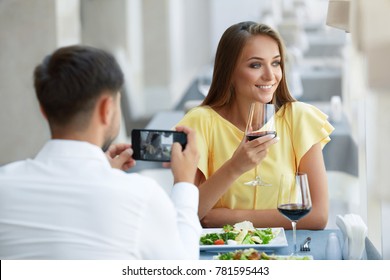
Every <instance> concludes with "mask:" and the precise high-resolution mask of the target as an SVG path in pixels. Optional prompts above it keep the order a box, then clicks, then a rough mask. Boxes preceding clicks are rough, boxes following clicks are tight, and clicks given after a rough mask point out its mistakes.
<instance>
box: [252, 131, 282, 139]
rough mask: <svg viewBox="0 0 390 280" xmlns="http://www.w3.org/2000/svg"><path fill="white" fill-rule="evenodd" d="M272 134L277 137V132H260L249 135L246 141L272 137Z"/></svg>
mask: <svg viewBox="0 0 390 280" xmlns="http://www.w3.org/2000/svg"><path fill="white" fill-rule="evenodd" d="M271 134H273V135H274V137H276V131H260V132H254V133H249V134H247V135H246V139H248V141H252V140H255V139H257V138H260V137H263V136H266V135H271Z"/></svg>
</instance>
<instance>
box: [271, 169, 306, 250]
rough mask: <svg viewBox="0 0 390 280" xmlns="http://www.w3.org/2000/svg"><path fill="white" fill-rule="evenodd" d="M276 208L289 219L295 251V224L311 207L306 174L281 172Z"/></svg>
mask: <svg viewBox="0 0 390 280" xmlns="http://www.w3.org/2000/svg"><path fill="white" fill-rule="evenodd" d="M277 207H278V210H279V212H280V213H282V214H283V216H285V217H286V218H287V219H289V220H290V221H291V225H292V230H293V243H294V252H293V254H296V252H297V238H296V225H297V222H298V220H300V219H301V218H303V217H304V216H306V215H307V214H308V213H309V212H310V210H311V207H312V204H311V196H310V189H309V182H308V180H307V174H305V173H296V174H283V175H282V177H281V179H280V187H279V195H278V206H277Z"/></svg>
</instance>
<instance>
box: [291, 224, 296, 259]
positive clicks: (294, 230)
mask: <svg viewBox="0 0 390 280" xmlns="http://www.w3.org/2000/svg"><path fill="white" fill-rule="evenodd" d="M291 225H292V230H293V243H294V252H293V254H295V253H296V252H297V222H296V221H291Z"/></svg>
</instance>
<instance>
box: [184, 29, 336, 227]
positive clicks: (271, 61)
mask: <svg viewBox="0 0 390 280" xmlns="http://www.w3.org/2000/svg"><path fill="white" fill-rule="evenodd" d="M255 101H257V102H261V103H273V104H274V105H275V107H276V109H277V113H276V117H275V122H276V130H277V135H278V137H275V138H273V136H272V135H269V136H264V137H260V138H257V139H255V140H252V141H246V140H245V126H246V122H247V117H248V111H249V107H250V104H251V103H252V102H255ZM180 124H181V125H187V126H189V127H192V128H193V129H195V130H196V131H197V137H198V139H197V140H198V141H197V143H198V148H199V151H200V153H201V157H200V161H199V164H198V172H197V175H196V184H197V186H198V188H199V191H200V201H199V213H198V214H199V217H200V219H201V221H202V225H203V226H204V227H221V226H223V225H225V224H234V223H236V222H240V221H243V220H248V221H251V222H252V223H253V224H254V225H255V226H256V227H280V226H283V227H285V228H290V227H291V224H290V222H289V221H288V220H287V219H286V218H284V217H283V216H282V215H281V214H280V213H279V212H278V210H277V209H276V206H277V205H276V204H277V195H278V187H279V180H280V176H281V174H283V173H286V172H291V173H295V172H298V171H299V172H303V173H307V174H308V179H309V185H310V192H311V196H312V204H313V206H312V210H311V212H310V213H309V214H308V215H307V216H305V217H304V218H302V220H300V221H299V227H300V228H307V229H322V228H324V227H325V226H326V224H327V220H328V186H327V177H326V169H325V165H324V160H323V155H322V148H323V147H324V146H325V144H326V143H328V142H329V141H330V138H329V135H330V133H331V132H332V131H333V127H332V126H331V125H330V123H329V122H328V121H327V116H326V115H325V114H323V113H322V112H321V111H319V110H318V109H317V108H315V107H314V106H312V105H309V104H306V103H303V102H298V101H296V100H295V99H294V98H293V97H292V96H291V94H290V92H289V90H288V87H287V82H286V75H285V51H284V46H283V42H282V40H281V38H280V36H279V35H278V33H277V32H276V31H274V30H273V29H272V28H270V27H268V26H267V25H264V24H258V23H255V22H241V23H238V24H235V25H232V26H231V27H229V28H228V29H227V30H226V31H225V32H224V34H223V35H222V37H221V40H220V42H219V44H218V48H217V52H216V57H215V62H214V72H213V78H212V83H211V87H210V91H209V93H208V95H207V97H206V98H205V100H204V101H203V103H202V104H201V105H200V106H198V107H196V108H194V109H192V110H191V111H189V112H188V113H187V114H186V115H185V116H184V118H183V119H182V120H181V121H180ZM260 162H261V174H262V177H263V178H264V179H265V180H266V181H267V182H271V184H272V186H271V187H269V186H267V187H264V186H255V187H252V186H247V185H245V182H247V181H248V180H250V179H251V178H252V177H253V170H254V168H255V166H256V165H258V164H260Z"/></svg>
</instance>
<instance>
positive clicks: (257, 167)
mask: <svg viewBox="0 0 390 280" xmlns="http://www.w3.org/2000/svg"><path fill="white" fill-rule="evenodd" d="M259 165H260V164H258V165H256V167H255V180H256V181H258V182H260V181H261V179H260V176H259V171H258V169H259Z"/></svg>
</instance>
